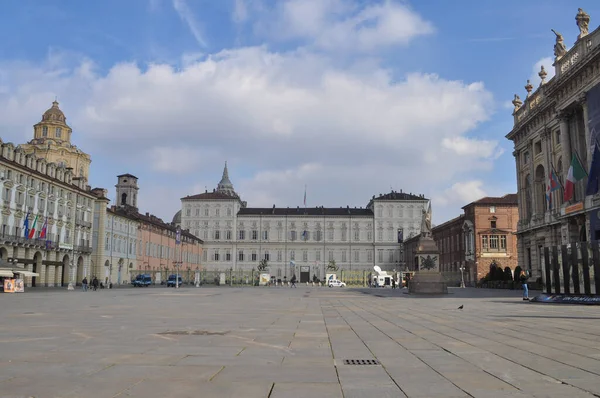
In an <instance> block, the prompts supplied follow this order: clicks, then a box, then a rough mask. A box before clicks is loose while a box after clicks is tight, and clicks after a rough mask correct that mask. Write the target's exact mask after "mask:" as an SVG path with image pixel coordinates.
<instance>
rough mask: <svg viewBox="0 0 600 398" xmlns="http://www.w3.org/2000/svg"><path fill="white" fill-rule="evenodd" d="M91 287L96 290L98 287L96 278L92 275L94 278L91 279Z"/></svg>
mask: <svg viewBox="0 0 600 398" xmlns="http://www.w3.org/2000/svg"><path fill="white" fill-rule="evenodd" d="M92 287H93V289H92V290H93V291H96V290H97V289H98V278H96V277H94V279H93V280H92Z"/></svg>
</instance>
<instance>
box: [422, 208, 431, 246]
mask: <svg viewBox="0 0 600 398" xmlns="http://www.w3.org/2000/svg"><path fill="white" fill-rule="evenodd" d="M431 236H432V231H431V201H429V202H427V205H425V206H423V217H422V218H421V237H423V238H431Z"/></svg>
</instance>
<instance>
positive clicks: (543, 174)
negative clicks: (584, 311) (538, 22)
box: [506, 9, 600, 278]
mask: <svg viewBox="0 0 600 398" xmlns="http://www.w3.org/2000/svg"><path fill="white" fill-rule="evenodd" d="M576 21H577V25H578V26H579V36H578V37H577V40H576V41H575V43H574V45H573V46H572V47H571V48H570V49H569V48H567V46H566V45H565V43H564V38H563V36H562V35H561V34H560V33H558V32H555V34H556V43H555V45H554V55H555V61H554V64H553V65H547V67H548V68H549V67H554V70H555V75H554V77H553V78H552V79H550V80H549V81H546V75H547V72H546V69H545V68H544V67H542V69H541V70H540V72H539V76H540V78H541V84H540V86H539V87H537V88H535V89H534V87H533V85H532V84H531V83H530V82H529V81H528V82H527V85H526V86H525V90H526V92H527V94H526V98H525V99H524V100H523V101H522V100H521V99H520V97H519V96H518V95H516V94H515V98H514V100H513V105H514V112H513V116H514V127H513V129H512V131H511V132H510V133H509V134H508V135H507V136H506V137H507V138H508V139H509V140H512V141H513V143H514V152H513V155H514V157H515V164H516V173H517V184H518V206H519V223H518V227H517V236H518V255H519V265H520V266H521V267H522V268H525V269H529V270H531V272H532V276H533V277H534V278H537V277H541V276H542V275H541V274H542V272H541V271H542V269H543V249H544V247H549V246H554V245H559V244H568V243H570V242H574V241H587V240H592V239H594V240H595V239H598V238H599V236H600V195H599V194H598V193H592V194H589V195H586V185H587V180H588V178H587V177H586V176H584V174H585V171H586V170H590V166H591V163H592V150H593V148H594V144H595V143H596V142H597V141H598V140H599V139H600V137H598V133H600V29H596V30H594V31H593V32H588V24H589V21H590V17H589V15H587V14H586V13H585V12H584V11H583V10H581V9H580V10H579V13H578V14H577V16H576ZM579 165H580V166H581V167H579ZM572 166H574V168H573V169H571V170H575V172H574V173H573V172H571V178H568V176H569V169H570V168H571V167H572ZM581 169H583V170H584V171H582V172H578V170H581ZM571 182H572V183H573V184H574V189H573V193H572V194H570V187H569V185H570V184H571ZM565 188H567V189H568V190H569V192H567V195H565V192H564V191H565ZM588 193H589V192H588Z"/></svg>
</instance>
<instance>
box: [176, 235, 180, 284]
mask: <svg viewBox="0 0 600 398" xmlns="http://www.w3.org/2000/svg"><path fill="white" fill-rule="evenodd" d="M175 246H179V257H180V258H181V227H180V226H178V227H177V232H176V235H175ZM179 264H181V262H179V263H177V262H175V267H176V275H175V288H176V289H179V267H178V266H179Z"/></svg>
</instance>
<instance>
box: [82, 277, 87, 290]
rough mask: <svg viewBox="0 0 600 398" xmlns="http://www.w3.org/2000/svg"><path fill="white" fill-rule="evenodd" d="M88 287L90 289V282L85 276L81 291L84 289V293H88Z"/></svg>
mask: <svg viewBox="0 0 600 398" xmlns="http://www.w3.org/2000/svg"><path fill="white" fill-rule="evenodd" d="M87 287H88V280H87V277H86V276H84V277H83V280H82V281H81V289H82V290H83V291H84V292H87Z"/></svg>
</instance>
